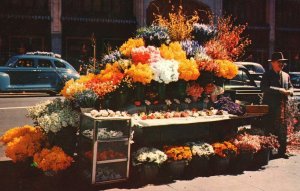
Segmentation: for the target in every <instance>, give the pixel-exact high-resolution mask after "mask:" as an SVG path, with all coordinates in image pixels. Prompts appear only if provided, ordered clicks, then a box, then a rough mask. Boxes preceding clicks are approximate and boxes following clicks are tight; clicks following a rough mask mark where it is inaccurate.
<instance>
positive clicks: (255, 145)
mask: <svg viewBox="0 0 300 191" xmlns="http://www.w3.org/2000/svg"><path fill="white" fill-rule="evenodd" d="M232 142H233V144H234V145H235V146H236V147H237V148H238V155H237V158H236V160H234V161H233V164H234V165H233V166H234V167H235V169H236V170H244V169H246V168H247V167H248V166H249V165H250V164H251V163H252V161H253V156H254V153H257V152H258V151H259V150H260V149H261V145H260V139H259V137H258V136H255V135H249V134H247V133H244V134H239V135H237V136H236V137H235V139H234V140H233V141H232Z"/></svg>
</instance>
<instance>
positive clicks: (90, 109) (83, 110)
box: [80, 107, 94, 113]
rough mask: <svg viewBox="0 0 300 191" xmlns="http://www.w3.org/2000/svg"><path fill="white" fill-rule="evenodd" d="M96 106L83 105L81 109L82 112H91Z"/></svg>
mask: <svg viewBox="0 0 300 191" xmlns="http://www.w3.org/2000/svg"><path fill="white" fill-rule="evenodd" d="M93 109H94V108H92V107H81V108H80V111H81V113H90V112H91V111H92V110H93Z"/></svg>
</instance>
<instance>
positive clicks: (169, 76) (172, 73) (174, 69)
mask: <svg viewBox="0 0 300 191" xmlns="http://www.w3.org/2000/svg"><path fill="white" fill-rule="evenodd" d="M150 66H151V69H152V71H153V74H154V75H153V80H155V81H157V82H159V83H165V84H169V83H170V82H176V81H178V77H179V73H178V68H179V63H178V62H177V61H176V60H165V59H162V60H160V61H158V62H154V63H151V64H150Z"/></svg>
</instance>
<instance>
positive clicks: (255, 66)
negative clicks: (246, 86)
mask: <svg viewBox="0 0 300 191" xmlns="http://www.w3.org/2000/svg"><path fill="white" fill-rule="evenodd" d="M235 64H237V65H242V66H244V67H245V68H247V70H248V71H249V74H250V75H251V76H252V78H253V80H254V81H255V83H256V85H257V86H260V82H261V80H262V76H263V74H264V73H265V69H264V67H263V66H262V65H261V64H259V63H255V62H235Z"/></svg>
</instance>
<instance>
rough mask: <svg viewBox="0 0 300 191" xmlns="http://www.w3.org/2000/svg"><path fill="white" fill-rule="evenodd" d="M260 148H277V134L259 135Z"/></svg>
mask: <svg viewBox="0 0 300 191" xmlns="http://www.w3.org/2000/svg"><path fill="white" fill-rule="evenodd" d="M259 140H260V145H261V148H264V149H278V148H279V146H280V145H279V142H278V139H277V136H275V135H269V136H259Z"/></svg>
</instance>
